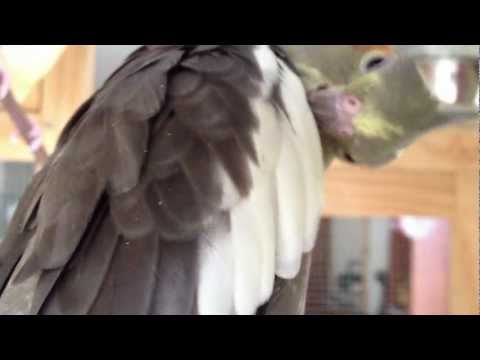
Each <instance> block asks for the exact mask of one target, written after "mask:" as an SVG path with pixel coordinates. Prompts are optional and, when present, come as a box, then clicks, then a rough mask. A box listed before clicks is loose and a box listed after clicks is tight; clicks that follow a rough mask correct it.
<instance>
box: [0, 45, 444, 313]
mask: <svg viewBox="0 0 480 360" xmlns="http://www.w3.org/2000/svg"><path fill="white" fill-rule="evenodd" d="M327 50H328V51H327ZM338 57H341V58H347V59H348V60H347V61H346V62H338V61H337V62H335V60H334V59H335V58H337V59H338ZM340 64H341V65H340ZM344 65H346V66H344ZM412 88H413V89H414V90H412ZM438 107H439V103H438V102H437V101H436V100H435V99H434V98H433V97H432V96H431V94H430V93H429V92H428V89H427V88H426V86H425V83H424V81H423V78H422V76H421V74H420V73H419V72H418V69H417V68H416V67H415V66H414V64H412V63H411V62H409V61H405V60H402V59H400V58H398V57H397V56H396V54H395V52H394V51H393V50H392V48H390V47H388V46H385V47H383V46H367V45H365V46H351V45H350V46H340V45H337V46H334V47H332V48H328V46H322V45H305V46H302V45H300V46H297V47H295V46H294V45H145V46H142V47H141V48H140V49H138V50H137V51H135V52H134V53H133V54H132V55H130V56H129V57H128V58H127V59H126V61H125V62H124V64H123V65H122V66H121V67H120V68H119V69H117V70H116V71H115V72H114V73H113V74H112V75H111V77H110V78H109V79H108V80H107V81H106V82H105V84H104V86H103V87H102V88H100V89H99V90H98V91H97V92H96V93H95V94H93V96H92V97H91V98H90V99H89V100H87V101H86V102H85V103H84V104H83V105H82V106H81V107H80V108H79V109H78V111H77V112H76V113H75V114H74V115H73V117H72V118H71V120H70V121H69V122H68V124H67V125H66V127H65V129H64V130H63V132H62V134H61V136H60V138H59V141H58V145H57V148H56V150H55V152H54V153H53V154H52V155H51V156H50V158H49V159H48V161H47V163H46V165H45V166H44V168H43V169H42V170H41V171H40V172H39V173H37V174H36V175H35V177H34V178H33V180H32V182H31V184H30V186H29V187H28V188H27V190H26V192H25V194H24V196H23V197H22V199H21V201H20V203H19V205H18V207H17V210H16V212H15V214H14V216H13V219H12V221H11V224H10V227H9V231H8V233H7V236H6V238H5V239H4V240H3V241H2V242H1V243H0V313H5V314H41V315H65V314H67V315H277V314H282V315H289V314H295V315H297V314H303V313H304V311H305V302H306V288H307V287H308V278H309V269H310V262H311V252H312V250H313V248H314V246H315V241H316V238H317V233H318V228H319V225H320V219H321V214H322V209H323V199H322V196H321V192H322V188H323V181H324V173H325V171H326V168H327V167H328V164H329V163H330V162H331V160H332V159H333V158H340V159H342V160H345V161H348V162H350V163H354V164H358V165H366V166H381V165H384V164H386V163H388V162H389V161H391V160H392V159H394V158H395V157H396V156H397V155H398V153H399V151H401V150H402V149H404V148H405V147H406V146H408V145H410V144H411V143H412V142H413V141H415V139H416V138H418V137H419V136H421V134H423V133H425V132H428V131H430V130H431V129H433V128H436V127H439V126H442V125H445V124H447V123H448V122H449V121H451V117H450V118H449V119H442V118H441V116H435V115H434V113H435V111H436V109H438Z"/></svg>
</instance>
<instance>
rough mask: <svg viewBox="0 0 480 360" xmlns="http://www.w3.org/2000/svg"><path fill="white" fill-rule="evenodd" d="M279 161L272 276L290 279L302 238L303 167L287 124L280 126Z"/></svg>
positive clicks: (297, 264) (295, 271)
mask: <svg viewBox="0 0 480 360" xmlns="http://www.w3.org/2000/svg"><path fill="white" fill-rule="evenodd" d="M283 127H284V128H285V131H284V139H283V146H282V153H281V158H280V161H279V164H278V167H277V174H276V175H277V176H276V181H277V203H278V214H279V215H278V216H279V218H278V227H279V232H278V239H277V259H276V261H277V268H276V274H277V275H278V276H279V277H281V278H284V279H292V278H294V277H295V276H296V275H297V274H298V272H299V271H300V268H301V259H302V254H303V242H304V238H305V216H306V199H305V185H304V176H303V166H302V161H301V158H300V154H299V152H298V150H297V148H296V145H295V141H294V139H293V134H292V131H291V129H288V127H290V128H291V126H290V124H288V123H284V126H283Z"/></svg>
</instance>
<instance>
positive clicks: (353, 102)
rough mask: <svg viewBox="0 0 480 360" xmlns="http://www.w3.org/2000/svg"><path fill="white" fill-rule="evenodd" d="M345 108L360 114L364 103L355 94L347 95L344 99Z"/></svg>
mask: <svg viewBox="0 0 480 360" xmlns="http://www.w3.org/2000/svg"><path fill="white" fill-rule="evenodd" d="M343 108H344V109H345V110H346V111H347V112H349V113H351V114H353V115H355V114H358V113H359V112H360V110H361V108H362V103H361V102H360V100H358V99H357V98H356V97H355V96H346V97H345V98H344V101H343Z"/></svg>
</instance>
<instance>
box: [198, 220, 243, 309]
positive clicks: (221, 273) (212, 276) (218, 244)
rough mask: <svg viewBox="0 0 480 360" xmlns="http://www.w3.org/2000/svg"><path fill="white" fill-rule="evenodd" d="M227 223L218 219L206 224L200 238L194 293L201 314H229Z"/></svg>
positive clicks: (230, 287) (230, 275)
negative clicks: (197, 277)
mask: <svg viewBox="0 0 480 360" xmlns="http://www.w3.org/2000/svg"><path fill="white" fill-rule="evenodd" d="M226 225H228V224H225V223H222V222H221V221H218V222H215V223H213V224H212V225H211V226H210V230H209V231H207V232H206V234H204V236H203V237H202V238H201V239H200V240H201V241H200V264H199V265H200V266H199V268H200V271H199V280H198V281H199V283H198V293H197V302H198V303H197V305H198V312H199V314H201V315H232V314H233V313H234V302H233V284H234V276H233V254H234V252H233V243H232V239H231V237H230V234H229V229H228V227H227V226H226Z"/></svg>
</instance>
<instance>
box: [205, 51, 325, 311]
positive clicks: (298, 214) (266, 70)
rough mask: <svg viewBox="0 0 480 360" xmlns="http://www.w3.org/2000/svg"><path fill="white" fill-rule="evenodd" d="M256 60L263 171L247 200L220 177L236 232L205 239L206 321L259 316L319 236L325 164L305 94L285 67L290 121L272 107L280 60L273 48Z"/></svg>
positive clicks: (259, 168)
mask: <svg viewBox="0 0 480 360" xmlns="http://www.w3.org/2000/svg"><path fill="white" fill-rule="evenodd" d="M254 54H255V57H256V59H257V62H258V65H259V67H260V70H261V72H262V79H263V81H262V83H261V84H260V88H261V94H260V96H259V97H258V98H256V99H252V100H251V107H252V110H253V111H254V113H255V115H256V116H257V118H258V120H259V127H258V129H257V131H256V133H255V134H254V144H255V148H256V152H257V155H258V160H259V163H258V164H254V163H250V170H251V173H252V180H253V187H252V190H251V193H250V194H249V196H248V197H247V198H246V199H240V198H239V195H238V192H237V191H236V190H235V188H234V185H233V183H232V181H231V180H230V179H228V176H227V175H226V173H225V171H223V170H220V171H219V176H220V179H222V180H221V181H222V183H223V190H224V198H223V203H222V208H223V209H224V210H228V209H230V220H231V221H230V225H231V227H230V233H229V234H227V233H222V232H221V231H220V232H218V231H213V232H209V233H207V234H205V238H208V239H209V240H210V241H209V242H208V243H209V244H210V245H211V246H210V247H208V246H206V245H205V246H203V248H202V250H201V258H202V259H201V271H200V274H201V277H200V283H199V299H198V303H199V310H200V313H206V314H224V313H228V312H229V311H232V307H233V312H234V313H236V314H239V315H253V314H255V313H256V311H257V310H258V308H259V307H260V306H261V305H263V304H264V303H265V302H266V301H267V300H268V299H269V298H270V297H271V295H272V292H273V285H274V280H275V275H277V276H280V277H283V278H286V279H290V278H294V277H295V276H297V275H298V273H299V271H300V267H301V260H302V256H303V254H304V252H309V251H310V250H312V248H313V244H314V242H315V237H316V233H317V227H318V223H319V218H320V211H321V205H322V201H321V190H322V185H323V183H322V173H323V157H322V151H321V143H320V136H319V134H318V130H317V128H316V125H315V120H314V117H313V115H312V113H311V111H310V108H309V106H308V102H307V99H306V95H305V90H304V88H303V86H302V84H301V82H300V80H299V79H298V78H297V77H296V76H295V75H294V74H293V72H291V71H290V70H289V69H288V68H287V67H286V66H285V69H284V71H283V79H282V81H281V83H282V87H281V96H282V100H283V103H284V105H285V108H286V111H287V113H288V119H287V117H285V116H284V115H283V113H282V112H281V111H276V110H275V109H274V107H273V106H272V104H271V102H270V96H271V93H272V90H273V87H274V85H275V84H278V83H280V67H279V60H278V59H277V58H276V57H275V55H274V53H273V52H272V51H271V49H270V48H269V47H268V46H267V45H258V46H257V47H256V48H255V50H254ZM289 121H291V123H290V122H289ZM217 242H218V244H216V243H217ZM213 244H216V245H215V246H214V247H212V245H213ZM229 280H231V281H230V282H229Z"/></svg>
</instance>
